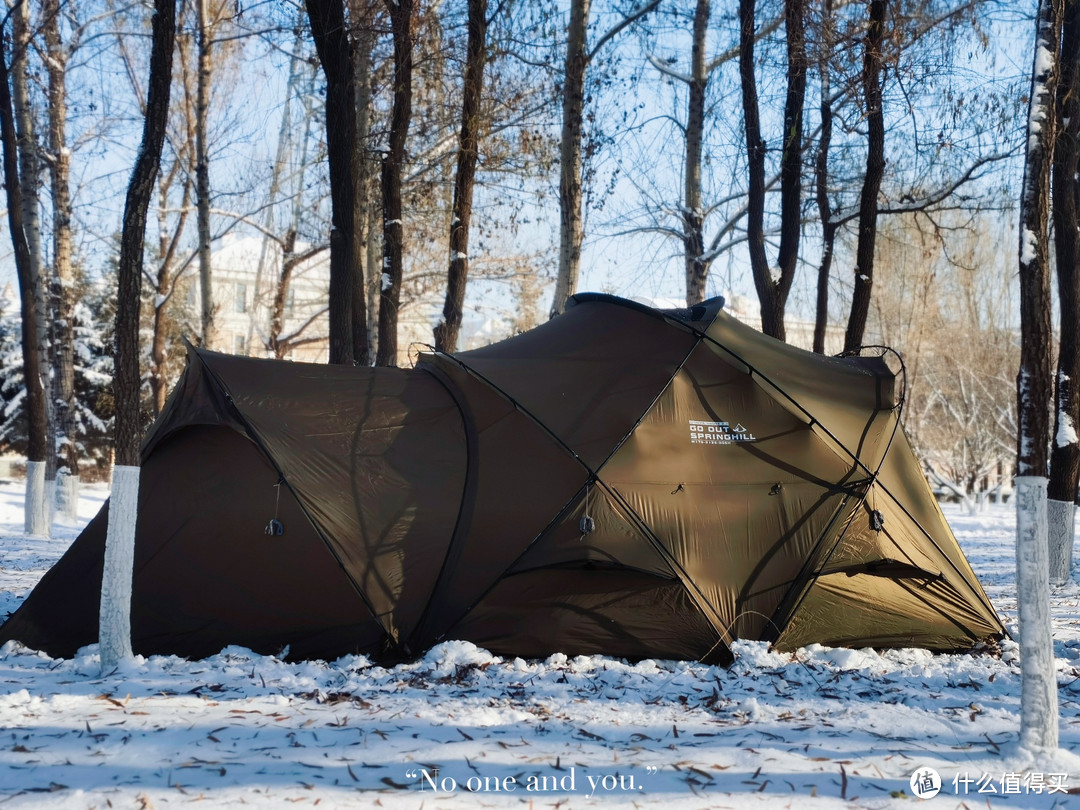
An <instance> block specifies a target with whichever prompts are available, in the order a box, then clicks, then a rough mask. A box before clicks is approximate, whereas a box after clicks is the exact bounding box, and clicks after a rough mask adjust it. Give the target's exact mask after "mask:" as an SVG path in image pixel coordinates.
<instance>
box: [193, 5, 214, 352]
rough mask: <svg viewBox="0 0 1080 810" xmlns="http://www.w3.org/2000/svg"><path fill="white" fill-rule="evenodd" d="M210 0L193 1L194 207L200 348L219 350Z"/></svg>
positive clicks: (212, 40) (212, 35)
mask: <svg viewBox="0 0 1080 810" xmlns="http://www.w3.org/2000/svg"><path fill="white" fill-rule="evenodd" d="M209 3H210V0H195V25H196V47H197V50H198V73H197V79H196V95H195V205H196V210H197V216H196V220H197V223H196V227H197V229H198V233H199V250H198V253H199V288H200V292H201V294H202V302H201V303H202V318H201V320H202V345H203V346H205V347H206V348H208V349H217V348H219V347H218V346H217V345H216V344H217V329H216V326H215V312H214V289H213V284H212V283H211V282H212V275H213V270H212V267H211V257H210V147H209V145H208V143H207V134H206V127H207V123H208V119H209V116H210V82H211V78H212V72H213V68H212V65H213V61H212V60H213V49H214V31H213V24H212V23H211V21H210V10H209V8H208V5H209Z"/></svg>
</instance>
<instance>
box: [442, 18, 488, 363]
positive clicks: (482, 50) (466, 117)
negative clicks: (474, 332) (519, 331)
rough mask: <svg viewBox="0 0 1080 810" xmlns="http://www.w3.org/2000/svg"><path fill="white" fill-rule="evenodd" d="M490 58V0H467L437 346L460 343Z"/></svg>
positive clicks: (445, 347)
mask: <svg viewBox="0 0 1080 810" xmlns="http://www.w3.org/2000/svg"><path fill="white" fill-rule="evenodd" d="M486 61H487V0H469V41H468V45H467V51H466V56H465V84H464V88H463V94H462V99H461V131H460V134H459V136H458V159H457V172H456V174H455V175H454V202H453V209H452V214H451V220H450V267H449V270H448V271H447V284H446V300H445V302H444V303H443V317H442V321H441V322H440V323H439V325H438V326H436V327H435V348H436V349H437V350H438V351H440V352H453V351H455V350H456V349H457V343H458V335H459V333H460V332H461V320H462V317H463V315H464V308H465V286H466V284H467V283H468V279H469V224H470V222H471V220H472V200H473V184H474V182H475V180H476V162H477V160H478V158H479V140H480V126H481V120H482V119H481V112H480V101H481V98H482V96H483V91H484V63H485V62H486Z"/></svg>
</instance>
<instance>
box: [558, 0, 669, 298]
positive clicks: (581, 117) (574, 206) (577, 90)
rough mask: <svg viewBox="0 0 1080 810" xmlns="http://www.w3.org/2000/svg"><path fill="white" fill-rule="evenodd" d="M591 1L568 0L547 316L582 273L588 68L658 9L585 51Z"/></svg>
mask: <svg viewBox="0 0 1080 810" xmlns="http://www.w3.org/2000/svg"><path fill="white" fill-rule="evenodd" d="M590 4H591V0H571V3H570V24H569V26H568V27H567V32H566V60H565V66H564V69H563V88H562V99H563V104H562V137H561V139H560V141H559V270H558V275H557V276H556V277H555V297H554V299H553V301H552V304H551V315H552V317H554V316H555V315H559V314H561V313H562V312H563V310H565V309H566V302H567V301H568V300H569V299H570V296H571V295H573V294H574V293H575V292H577V285H578V276H579V275H580V272H581V240H582V238H583V236H584V225H583V224H582V223H583V217H582V213H581V197H582V178H581V171H582V150H581V142H582V137H583V133H584V122H585V78H586V72H587V70H588V67H589V63H590V62H592V60H593V59H594V58H595V57H596V54H597V53H598V52H599V51H600V49H601V48H603V47H604V46H605V45H606V44H607V43H608V42H609V41H610V40H611V39H612V38H613V37H614V36H615V35H616V34H618V33H619V32H620V31H622V30H623V29H624V28H626V27H627V26H629V25H631V24H633V23H634V22H636V21H637V20H639V19H641V18H642V17H644V16H645V15H646V14H648V13H649V12H651V11H652V10H653V9H655V8H656V7H657V6H658V5H660V0H650V2H646V3H643V4H642V5H641V6H640V7H638V8H637V9H636V10H634V11H631V12H629V13H628V14H627V15H626V16H624V17H623V18H622V19H621V20H620V21H619V22H618V23H616V24H615V25H614V26H613V27H612V28H611V29H609V30H608V31H607V33H605V34H604V35H603V36H601V37H600V38H599V40H597V43H596V45H595V46H593V48H592V50H589V46H588V29H589V10H590Z"/></svg>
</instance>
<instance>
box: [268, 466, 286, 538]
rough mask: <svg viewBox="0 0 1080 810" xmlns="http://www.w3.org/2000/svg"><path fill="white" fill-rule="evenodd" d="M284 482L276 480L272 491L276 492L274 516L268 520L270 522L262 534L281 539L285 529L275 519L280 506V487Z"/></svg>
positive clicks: (283, 480) (281, 479) (280, 479)
mask: <svg viewBox="0 0 1080 810" xmlns="http://www.w3.org/2000/svg"><path fill="white" fill-rule="evenodd" d="M284 482H285V479H284V478H278V480H277V483H276V484H274V489H276V490H277V497H276V498H275V499H274V516H273V517H272V518H270V522H269V523H267V524H266V528H265V529H263V534H268V535H270V536H271V537H281V535H283V534H285V527H284V526H282V525H281V521H280V520H278V518H277V516H278V507H279V506H280V505H281V485H282V484H283V483H284Z"/></svg>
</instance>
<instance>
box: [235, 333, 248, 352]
mask: <svg viewBox="0 0 1080 810" xmlns="http://www.w3.org/2000/svg"><path fill="white" fill-rule="evenodd" d="M233 354H240V355H246V354H247V338H246V337H245V336H244V335H234V336H233Z"/></svg>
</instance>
